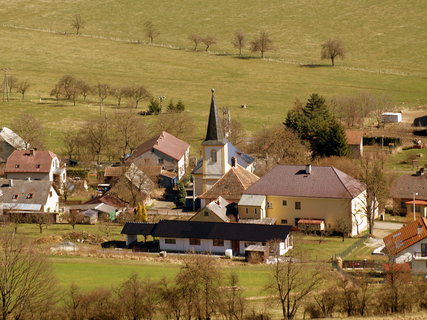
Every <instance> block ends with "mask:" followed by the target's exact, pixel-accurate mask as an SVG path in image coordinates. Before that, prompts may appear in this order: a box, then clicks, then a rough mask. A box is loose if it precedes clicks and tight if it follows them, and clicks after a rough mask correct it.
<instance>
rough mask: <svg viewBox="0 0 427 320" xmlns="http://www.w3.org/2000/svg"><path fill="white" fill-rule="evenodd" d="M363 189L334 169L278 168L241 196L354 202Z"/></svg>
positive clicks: (314, 167) (358, 183) (349, 177)
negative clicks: (329, 199) (309, 198)
mask: <svg viewBox="0 0 427 320" xmlns="http://www.w3.org/2000/svg"><path fill="white" fill-rule="evenodd" d="M365 189H366V188H365V187H364V186H363V184H362V183H361V182H360V181H359V180H357V179H355V178H353V177H351V176H349V175H347V174H346V173H344V172H342V171H340V170H338V169H336V168H334V167H322V166H311V173H307V172H306V166H293V165H278V166H276V167H274V168H273V169H272V170H270V171H269V172H268V173H267V174H266V175H264V176H263V177H262V178H261V179H260V180H258V181H257V182H255V183H254V184H253V185H252V186H250V187H249V188H248V189H246V191H245V192H244V194H253V195H256V194H258V195H269V196H289V197H312V198H336V199H353V198H355V197H357V196H358V195H359V194H360V193H362V192H363V191H364V190H365Z"/></svg>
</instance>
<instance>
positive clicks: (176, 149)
mask: <svg viewBox="0 0 427 320" xmlns="http://www.w3.org/2000/svg"><path fill="white" fill-rule="evenodd" d="M189 147H190V145H189V144H188V143H187V142H185V141H182V140H181V139H178V138H177V137H175V136H173V135H171V134H170V133H167V132H166V131H162V133H160V134H158V135H157V136H155V137H152V138H151V139H149V140H147V141H145V142H144V143H143V144H141V145H139V147H138V148H136V150H135V152H134V153H133V154H132V156H131V157H130V158H129V160H131V161H133V160H135V159H136V158H138V157H139V156H141V155H143V154H144V153H146V152H147V151H149V150H151V149H155V150H157V151H160V152H161V153H164V154H165V155H167V156H169V157H171V158H173V159H175V160H177V161H178V160H179V159H181V158H182V157H183V156H184V154H185V152H186V151H187V149H188V148H189Z"/></svg>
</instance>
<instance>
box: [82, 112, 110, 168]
mask: <svg viewBox="0 0 427 320" xmlns="http://www.w3.org/2000/svg"><path fill="white" fill-rule="evenodd" d="M108 126H109V123H108V121H107V120H106V119H105V118H101V119H99V120H91V121H88V122H87V124H86V126H85V127H84V128H83V132H82V136H83V137H84V139H85V141H86V146H87V148H88V151H89V152H90V153H91V154H92V155H93V156H94V157H95V158H96V161H97V164H98V165H99V164H100V163H101V155H102V153H103V152H104V151H105V150H106V149H107V146H108V144H109V136H108V132H107V128H108Z"/></svg>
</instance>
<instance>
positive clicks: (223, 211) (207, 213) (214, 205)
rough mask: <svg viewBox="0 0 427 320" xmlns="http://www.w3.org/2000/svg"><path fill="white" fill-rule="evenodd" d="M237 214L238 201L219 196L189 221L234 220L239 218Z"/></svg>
mask: <svg viewBox="0 0 427 320" xmlns="http://www.w3.org/2000/svg"><path fill="white" fill-rule="evenodd" d="M236 215H237V210H236V203H229V202H228V201H227V200H225V199H224V198H222V197H218V198H217V199H215V200H213V201H211V202H210V203H208V204H207V205H206V206H205V207H203V208H202V209H200V210H199V211H197V212H196V213H195V214H194V216H192V217H191V218H190V219H189V221H205V222H206V221H208V222H232V221H236V220H237V219H236Z"/></svg>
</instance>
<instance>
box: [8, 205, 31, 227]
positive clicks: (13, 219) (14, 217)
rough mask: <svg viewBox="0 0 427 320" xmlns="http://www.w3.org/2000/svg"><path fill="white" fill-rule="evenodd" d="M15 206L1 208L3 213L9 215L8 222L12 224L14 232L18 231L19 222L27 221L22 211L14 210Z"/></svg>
mask: <svg viewBox="0 0 427 320" xmlns="http://www.w3.org/2000/svg"><path fill="white" fill-rule="evenodd" d="M15 209H16V207H15V208H13V207H12V208H9V209H7V210H3V211H4V214H5V215H7V216H8V217H9V222H10V223H11V224H12V226H13V231H14V232H15V233H18V227H19V225H20V224H23V223H27V222H28V217H27V216H26V215H25V214H24V213H22V212H18V211H16V210H15Z"/></svg>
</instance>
